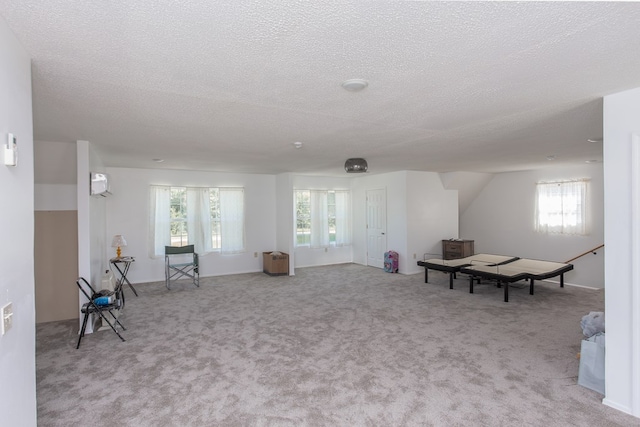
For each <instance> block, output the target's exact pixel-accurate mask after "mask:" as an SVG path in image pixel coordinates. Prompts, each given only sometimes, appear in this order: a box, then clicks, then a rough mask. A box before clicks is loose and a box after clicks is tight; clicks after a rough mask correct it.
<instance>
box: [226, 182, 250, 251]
mask: <svg viewBox="0 0 640 427" xmlns="http://www.w3.org/2000/svg"><path fill="white" fill-rule="evenodd" d="M220 246H221V248H220V251H221V253H223V254H233V253H240V252H243V251H244V189H243V188H220Z"/></svg>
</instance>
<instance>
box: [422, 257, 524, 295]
mask: <svg viewBox="0 0 640 427" xmlns="http://www.w3.org/2000/svg"><path fill="white" fill-rule="evenodd" d="M517 259H518V257H512V256H504V255H491V254H477V255H471V256H468V257H466V258H458V259H427V260H424V261H418V265H419V266H420V267H424V283H429V269H431V270H438V271H444V272H446V273H449V289H453V279H454V277H455V275H456V273H458V272H459V271H460V270H461V269H462V268H463V267H467V266H471V265H502V264H505V263H508V262H511V261H515V260H517Z"/></svg>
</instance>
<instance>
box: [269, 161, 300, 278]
mask: <svg viewBox="0 0 640 427" xmlns="http://www.w3.org/2000/svg"><path fill="white" fill-rule="evenodd" d="M293 203H294V202H293V175H292V174H290V173H282V174H279V175H277V176H276V245H275V248H274V249H275V250H277V251H280V252H284V253H286V254H289V275H290V276H294V275H295V271H296V270H295V264H296V253H295V244H294V236H295V224H294V221H295V219H294V218H295V215H294V205H293ZM269 251H270V249H269V250H266V251H264V252H269Z"/></svg>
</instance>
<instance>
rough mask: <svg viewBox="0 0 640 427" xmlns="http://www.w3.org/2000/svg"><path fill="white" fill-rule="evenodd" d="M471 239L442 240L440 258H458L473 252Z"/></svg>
mask: <svg viewBox="0 0 640 427" xmlns="http://www.w3.org/2000/svg"><path fill="white" fill-rule="evenodd" d="M473 242H474V241H473V240H443V241H442V259H458V258H464V257H468V256H471V255H473V254H474V252H473Z"/></svg>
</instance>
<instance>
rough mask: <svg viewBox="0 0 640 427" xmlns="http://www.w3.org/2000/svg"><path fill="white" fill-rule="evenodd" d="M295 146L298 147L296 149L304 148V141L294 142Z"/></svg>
mask: <svg viewBox="0 0 640 427" xmlns="http://www.w3.org/2000/svg"><path fill="white" fill-rule="evenodd" d="M293 146H294V147H296V149H298V148H302V142H300V141H296V142H294V143H293Z"/></svg>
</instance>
